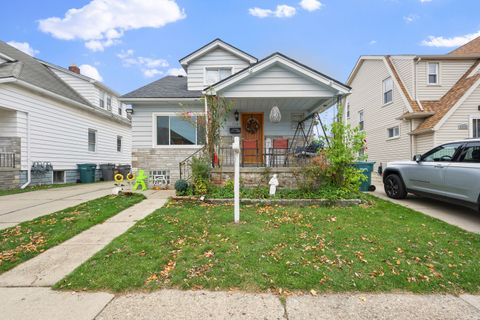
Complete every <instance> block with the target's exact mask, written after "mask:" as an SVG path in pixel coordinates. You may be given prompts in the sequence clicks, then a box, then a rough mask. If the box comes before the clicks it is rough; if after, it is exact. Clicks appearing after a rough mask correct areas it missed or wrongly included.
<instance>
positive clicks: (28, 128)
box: [20, 112, 32, 189]
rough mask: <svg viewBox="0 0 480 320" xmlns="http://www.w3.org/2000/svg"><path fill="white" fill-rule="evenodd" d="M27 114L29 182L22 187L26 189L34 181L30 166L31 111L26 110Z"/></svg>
mask: <svg viewBox="0 0 480 320" xmlns="http://www.w3.org/2000/svg"><path fill="white" fill-rule="evenodd" d="M25 114H26V115H27V182H25V183H24V184H23V185H22V186H21V187H20V189H25V188H26V187H27V186H28V185H29V184H30V182H32V172H31V168H30V113H28V112H25ZM20 154H21V152H20ZM20 166H21V164H20Z"/></svg>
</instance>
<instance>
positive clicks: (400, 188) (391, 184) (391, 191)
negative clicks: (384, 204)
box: [383, 174, 407, 199]
mask: <svg viewBox="0 0 480 320" xmlns="http://www.w3.org/2000/svg"><path fill="white" fill-rule="evenodd" d="M383 185H384V187H385V193H386V194H387V196H388V197H389V198H392V199H405V198H406V197H407V190H406V189H405V185H404V184H403V181H402V178H400V176H398V175H396V174H391V175H389V176H387V177H386V178H385V182H384V183H383Z"/></svg>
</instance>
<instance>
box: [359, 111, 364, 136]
mask: <svg viewBox="0 0 480 320" xmlns="http://www.w3.org/2000/svg"><path fill="white" fill-rule="evenodd" d="M360 115H361V116H360ZM360 123H362V128H361V129H360ZM358 128H359V129H360V131H365V111H364V110H363V109H362V110H358Z"/></svg>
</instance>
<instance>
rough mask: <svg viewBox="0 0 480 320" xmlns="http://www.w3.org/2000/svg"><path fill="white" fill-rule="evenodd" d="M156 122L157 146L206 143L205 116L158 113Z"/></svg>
mask: <svg viewBox="0 0 480 320" xmlns="http://www.w3.org/2000/svg"><path fill="white" fill-rule="evenodd" d="M155 123H156V132H155V134H156V137H155V138H156V140H155V143H156V145H157V146H169V145H204V144H205V117H204V116H191V117H188V118H186V117H184V116H182V115H158V116H156V117H155Z"/></svg>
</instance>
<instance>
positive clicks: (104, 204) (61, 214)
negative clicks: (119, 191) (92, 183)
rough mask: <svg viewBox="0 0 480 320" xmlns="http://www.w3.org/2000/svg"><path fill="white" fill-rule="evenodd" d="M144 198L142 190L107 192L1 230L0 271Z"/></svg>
mask: <svg viewBox="0 0 480 320" xmlns="http://www.w3.org/2000/svg"><path fill="white" fill-rule="evenodd" d="M144 198H145V197H144V196H143V195H142V194H133V195H131V196H118V197H116V196H105V197H102V198H99V199H95V200H92V201H87V202H85V203H82V204H80V205H78V206H74V207H71V208H67V209H65V210H62V211H58V212H55V213H52V214H49V215H45V216H42V217H39V218H37V219H34V220H31V221H26V222H23V223H21V224H19V225H17V226H15V227H11V228H8V229H4V230H0V274H1V273H3V272H5V271H7V270H9V269H11V268H13V267H15V266H16V265H18V264H20V263H22V262H24V261H26V260H28V259H31V258H33V257H35V256H36V255H38V254H40V253H41V252H43V251H45V250H47V249H49V248H51V247H53V246H56V245H58V244H59V243H62V242H64V241H66V240H68V239H70V238H72V237H73V236H75V235H77V234H79V233H80V232H82V231H84V230H86V229H88V228H90V227H92V226H94V225H96V224H98V223H101V222H103V221H105V220H107V219H108V218H110V217H111V216H114V215H115V214H117V213H119V212H120V211H122V210H124V209H126V208H128V207H130V206H132V205H134V204H135V203H138V202H140V201H142V200H143V199H144Z"/></svg>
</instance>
